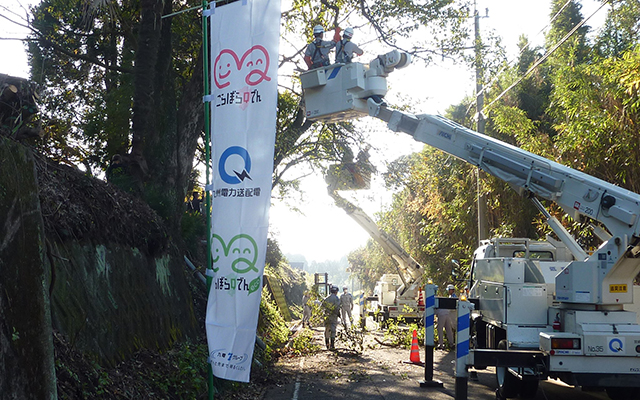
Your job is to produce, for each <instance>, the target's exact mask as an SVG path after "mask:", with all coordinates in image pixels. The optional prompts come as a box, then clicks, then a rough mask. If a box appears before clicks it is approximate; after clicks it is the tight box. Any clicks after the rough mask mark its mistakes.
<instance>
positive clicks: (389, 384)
mask: <svg viewBox="0 0 640 400" xmlns="http://www.w3.org/2000/svg"><path fill="white" fill-rule="evenodd" d="M315 331H316V338H317V340H318V343H321V341H322V333H323V328H316V329H315ZM375 335H378V337H379V338H382V333H381V332H376V333H373V336H375ZM369 339H371V338H369ZM369 343H375V342H373V341H369ZM370 347H375V348H370ZM337 348H338V349H337V350H336V351H327V350H323V351H321V352H319V353H317V354H314V355H311V356H304V357H294V358H289V359H285V360H282V361H281V362H280V365H279V368H281V371H282V373H283V374H286V375H287V376H288V377H290V379H289V382H288V383H286V384H282V385H280V386H272V387H268V388H267V389H266V391H265V392H263V396H262V398H263V399H266V400H299V399H304V400H307V399H308V400H315V399H323V400H326V399H329V400H330V399H362V400H364V399H367V400H369V399H373V400H383V399H384V400H410V399H433V400H451V399H456V400H458V399H460V398H461V397H458V398H456V393H455V377H454V366H455V364H454V361H455V354H454V353H453V352H445V351H436V352H435V354H434V358H435V361H434V381H435V380H437V381H441V382H442V387H437V388H423V387H421V386H420V384H419V381H420V380H424V376H425V369H424V367H423V366H419V365H415V364H411V363H408V361H409V350H407V349H397V348H390V347H385V346H369V348H367V349H366V350H365V351H364V353H363V354H362V355H355V354H354V353H352V352H350V351H348V350H347V349H346V348H344V347H341V343H340V342H338V343H337ZM420 357H421V360H422V361H424V348H420ZM477 373H478V380H477V381H469V384H468V388H467V392H468V397H467V398H468V399H469V400H494V399H495V398H496V396H495V390H496V383H495V371H494V369H493V368H487V369H486V370H481V371H477ZM535 399H536V400H596V399H599V400H604V399H608V397H607V395H606V394H605V393H604V392H586V391H582V390H581V389H580V388H574V387H571V386H567V385H565V384H563V383H561V382H556V381H544V382H541V384H540V385H539V388H538V392H537V394H536V397H535Z"/></svg>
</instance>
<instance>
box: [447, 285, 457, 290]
mask: <svg viewBox="0 0 640 400" xmlns="http://www.w3.org/2000/svg"><path fill="white" fill-rule="evenodd" d="M447 290H456V287H455V286H453V285H451V284H449V285H447Z"/></svg>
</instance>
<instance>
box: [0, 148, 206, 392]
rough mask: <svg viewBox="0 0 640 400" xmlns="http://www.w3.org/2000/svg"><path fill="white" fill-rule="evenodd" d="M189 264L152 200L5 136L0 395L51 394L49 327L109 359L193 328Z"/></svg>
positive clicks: (1, 158) (104, 361)
mask: <svg viewBox="0 0 640 400" xmlns="http://www.w3.org/2000/svg"><path fill="white" fill-rule="evenodd" d="M183 263H184V261H183V258H182V255H181V254H180V253H179V252H178V250H177V249H176V248H175V247H174V246H172V245H171V237H170V234H169V232H168V231H167V230H166V229H165V228H164V224H163V221H162V220H161V218H160V217H158V215H157V214H155V213H154V212H153V211H152V210H151V209H149V208H148V207H147V206H146V204H145V203H143V202H142V201H140V200H138V199H136V198H134V197H132V196H130V195H128V194H126V193H124V192H122V191H120V190H119V189H117V188H114V187H112V186H111V185H108V184H106V183H105V182H103V181H100V180H98V179H95V178H91V177H87V176H85V175H83V173H82V172H81V171H78V170H76V169H74V168H70V167H66V166H61V165H58V164H53V163H51V162H48V161H47V160H44V159H42V158H40V157H38V156H32V155H31V152H30V151H29V150H28V149H27V148H25V147H24V146H22V145H20V144H17V143H15V142H13V141H11V140H9V139H6V138H2V137H0V315H2V317H1V318H0V399H31V398H33V399H53V398H56V390H55V368H54V354H53V345H52V327H53V330H55V331H57V332H59V333H60V334H62V335H64V336H65V337H66V338H67V340H68V341H69V343H70V345H71V346H73V347H74V348H75V349H77V350H80V351H82V352H83V353H85V355H87V356H89V357H90V358H92V359H94V360H95V361H97V362H98V363H99V364H101V365H104V366H113V365H115V364H117V363H118V362H119V361H121V360H124V359H126V358H127V357H128V356H130V355H131V354H132V353H133V352H135V351H137V350H139V349H143V348H144V349H165V348H167V347H168V346H170V345H171V344H172V343H173V342H174V341H176V340H179V339H182V338H184V337H193V336H194V335H195V332H196V328H197V322H196V319H195V317H194V313H193V305H192V298H191V294H190V291H189V286H188V284H187V275H186V273H185V270H184V266H183Z"/></svg>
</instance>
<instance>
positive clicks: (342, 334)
mask: <svg viewBox="0 0 640 400" xmlns="http://www.w3.org/2000/svg"><path fill="white" fill-rule="evenodd" d="M343 328H344V329H339V330H338V334H337V339H338V341H339V342H340V343H341V347H345V348H346V349H347V350H349V351H351V352H353V353H355V354H362V353H363V352H364V336H365V334H366V333H367V328H366V327H362V326H361V325H360V324H359V323H354V324H352V325H351V326H349V327H346V326H344V325H343Z"/></svg>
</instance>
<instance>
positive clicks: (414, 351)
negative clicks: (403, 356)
mask: <svg viewBox="0 0 640 400" xmlns="http://www.w3.org/2000/svg"><path fill="white" fill-rule="evenodd" d="M409 361H411V362H412V363H414V364H420V348H419V347H418V332H417V331H416V330H415V329H414V330H413V339H411V354H410V355H409Z"/></svg>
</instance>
